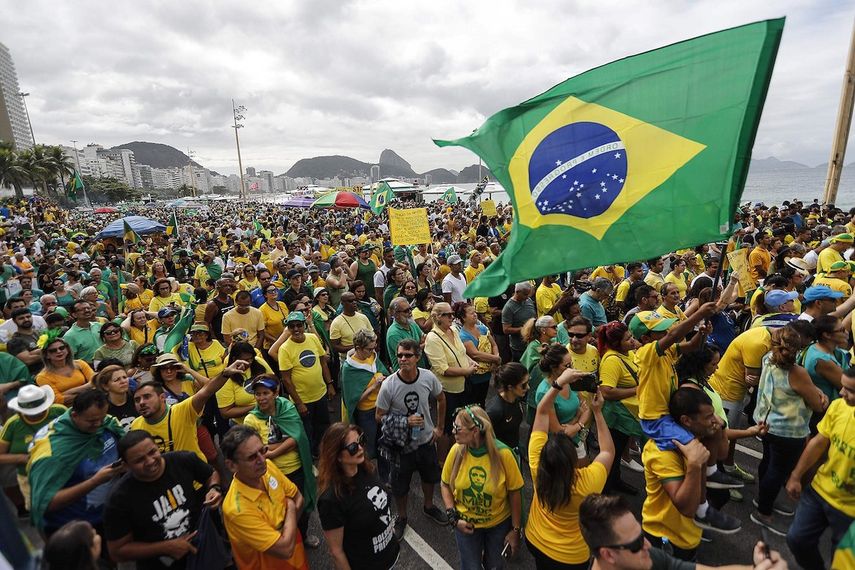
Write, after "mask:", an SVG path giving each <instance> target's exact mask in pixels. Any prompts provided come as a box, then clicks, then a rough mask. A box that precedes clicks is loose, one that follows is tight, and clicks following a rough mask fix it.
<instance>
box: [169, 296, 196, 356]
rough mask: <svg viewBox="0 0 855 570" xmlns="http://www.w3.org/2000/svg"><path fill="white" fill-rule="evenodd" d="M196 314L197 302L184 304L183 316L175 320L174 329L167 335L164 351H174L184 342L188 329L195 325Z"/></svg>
mask: <svg viewBox="0 0 855 570" xmlns="http://www.w3.org/2000/svg"><path fill="white" fill-rule="evenodd" d="M195 315H196V304H195V303H192V304H188V305H184V308H183V309H182V311H181V316H180V317H179V318H178V320H177V321H175V325H174V326H173V327H172V330H171V331H169V333H167V335H166V340H164V342H163V352H164V353H166V352H172V350H173V349H174V348H175V347H176V346H178V345H180V344H182V343H183V342H184V340H185V337H186V336H187V331H189V330H190V327H191V326H192V325H193V319H194V317H195Z"/></svg>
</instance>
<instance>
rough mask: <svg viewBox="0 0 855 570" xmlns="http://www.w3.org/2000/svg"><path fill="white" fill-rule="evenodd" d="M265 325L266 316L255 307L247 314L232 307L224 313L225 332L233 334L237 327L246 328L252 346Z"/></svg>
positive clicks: (223, 328) (248, 340) (223, 329)
mask: <svg viewBox="0 0 855 570" xmlns="http://www.w3.org/2000/svg"><path fill="white" fill-rule="evenodd" d="M265 326H266V324H265V322H264V316H263V315H262V314H261V311H259V310H258V309H256V308H255V307H250V308H249V311H248V312H246V313H245V314H240V313H238V311H237V309H231V310H230V311H229V312H227V313H226V314H225V315H223V326H222V331H223V334H224V335H226V334H232V331H233V330H235V329H244V330H246V332H248V333H249V338H248V339H247V342H248V343H249V344H251V345H252V346H255V343H256V341H257V340H258V331H262V330H264V327H265Z"/></svg>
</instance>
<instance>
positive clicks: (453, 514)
mask: <svg viewBox="0 0 855 570" xmlns="http://www.w3.org/2000/svg"><path fill="white" fill-rule="evenodd" d="M445 516H446V518H447V519H448V524H449V525H450V526H456V525H457V523H458V521H460V513H459V512H457V509H455V508H451V509H445Z"/></svg>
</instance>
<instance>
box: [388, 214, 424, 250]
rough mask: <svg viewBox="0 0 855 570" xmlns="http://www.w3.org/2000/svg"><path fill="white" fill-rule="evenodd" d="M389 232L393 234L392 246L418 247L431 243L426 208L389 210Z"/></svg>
mask: <svg viewBox="0 0 855 570" xmlns="http://www.w3.org/2000/svg"><path fill="white" fill-rule="evenodd" d="M389 230H390V232H391V234H392V245H417V244H420V243H430V241H431V239H430V224H429V223H428V215H427V210H426V209H425V208H409V209H406V210H396V209H394V208H389Z"/></svg>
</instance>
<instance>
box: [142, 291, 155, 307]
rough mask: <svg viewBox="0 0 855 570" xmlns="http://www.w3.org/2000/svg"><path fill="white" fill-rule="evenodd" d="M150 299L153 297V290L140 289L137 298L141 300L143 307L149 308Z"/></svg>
mask: <svg viewBox="0 0 855 570" xmlns="http://www.w3.org/2000/svg"><path fill="white" fill-rule="evenodd" d="M152 299H154V292H153V291H152V290H151V289H146V290H145V291H141V292H140V294H139V300H140V301H142V304H143V308H144V309H149V306H150V305H151V300H152Z"/></svg>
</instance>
